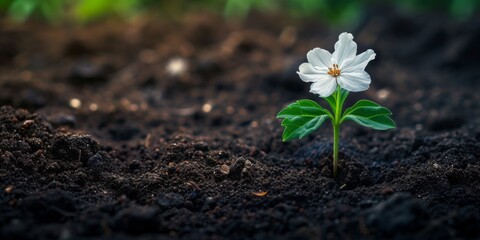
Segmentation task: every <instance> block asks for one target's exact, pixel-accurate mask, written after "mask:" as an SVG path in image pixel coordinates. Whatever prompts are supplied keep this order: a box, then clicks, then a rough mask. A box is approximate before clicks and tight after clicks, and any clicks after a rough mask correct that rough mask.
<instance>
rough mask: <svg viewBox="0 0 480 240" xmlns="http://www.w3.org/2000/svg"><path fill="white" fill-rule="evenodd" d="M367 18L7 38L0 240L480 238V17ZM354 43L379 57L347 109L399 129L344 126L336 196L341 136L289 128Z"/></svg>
mask: <svg viewBox="0 0 480 240" xmlns="http://www.w3.org/2000/svg"><path fill="white" fill-rule="evenodd" d="M367 16H371V17H366V18H365V19H363V20H362V21H361V22H359V23H358V24H356V26H355V27H350V28H340V27H336V28H329V27H327V26H326V25H322V24H319V23H315V22H312V21H309V22H300V21H290V20H285V19H283V18H281V17H275V16H269V17H265V16H260V15H254V16H252V17H251V18H249V19H248V20H247V21H246V22H245V23H225V22H224V21H223V19H221V18H218V17H213V16H209V15H188V16H187V17H185V18H184V19H182V20H181V21H173V20H169V21H151V20H142V21H138V22H133V23H129V24H120V23H116V22H107V23H102V24H94V25H91V26H87V27H84V28H72V27H67V26H54V27H46V26H43V25H39V24H33V23H30V24H26V25H22V26H16V25H13V24H11V23H8V22H7V21H3V22H1V24H0V35H1V36H2V37H1V38H0V89H1V91H0V105H2V106H3V107H1V109H0V112H1V113H0V137H1V138H0V139H1V140H0V141H1V142H0V187H1V189H0V238H1V239H79V238H82V239H90V238H97V239H98V238H103V237H107V236H108V237H114V238H121V239H137V238H138V239H140V238H141V239H156V238H159V237H161V238H165V239H170V238H181V239H282V238H286V239H318V238H320V239H358V238H366V239H385V238H396V239H473V238H480V231H479V229H478V226H480V162H479V158H480V143H479V140H480V129H479V128H478V126H479V124H480V111H479V110H480V104H479V101H480V95H479V94H478V90H479V86H480V82H479V80H480V79H479V78H480V70H479V69H478V63H479V60H478V59H480V47H479V46H478V39H480V17H474V18H473V19H471V20H470V21H469V22H457V21H455V20H451V19H448V18H446V17H444V16H439V15H424V16H422V17H414V16H408V15H402V14H397V13H394V12H392V11H389V10H385V9H374V10H371V11H370V12H369V13H367ZM343 31H349V32H352V33H353V34H354V36H356V38H355V40H356V41H357V43H358V46H359V51H364V50H366V49H367V48H372V49H374V50H375V51H376V52H377V59H376V60H374V61H373V62H372V63H371V64H370V65H369V66H368V67H367V71H368V72H369V73H370V74H371V76H372V79H373V81H372V85H371V87H370V89H369V90H368V91H366V92H363V93H352V94H350V99H349V101H348V104H352V103H353V102H354V101H356V100H358V99H361V98H367V99H371V100H373V101H376V102H378V103H380V104H381V105H384V106H386V107H388V108H390V109H391V110H392V111H393V113H394V116H393V117H394V119H395V121H396V122H397V125H398V128H397V129H395V130H391V131H383V132H382V131H373V130H369V129H366V128H363V127H361V126H358V125H354V124H345V125H344V126H343V128H342V133H341V136H342V137H341V141H342V142H341V149H340V151H341V153H340V157H341V162H340V167H341V168H340V171H341V172H340V176H339V177H338V178H336V179H332V178H331V170H330V169H331V155H332V147H331V145H332V144H331V136H332V132H331V127H330V126H329V125H328V124H325V126H323V127H322V128H321V129H320V130H319V131H317V132H315V133H314V134H313V135H312V136H310V137H308V138H306V139H303V140H297V141H292V142H288V143H282V142H281V133H282V130H283V129H282V127H281V126H280V123H279V121H278V120H277V119H275V115H276V113H277V112H278V111H279V110H281V109H282V107H284V106H285V105H286V104H288V103H290V102H292V101H294V100H296V99H301V98H309V99H316V100H318V101H321V99H319V98H318V97H316V96H314V95H312V94H309V93H308V87H309V86H308V84H306V83H303V82H302V81H301V80H300V79H299V78H298V76H297V75H296V74H295V71H296V69H297V68H298V65H299V63H301V62H303V61H305V53H306V52H307V51H308V50H309V49H312V48H313V47H323V48H327V49H328V50H333V43H334V42H335V41H336V38H337V36H338V34H339V33H340V32H343ZM168 66H169V67H168ZM72 99H78V100H79V101H80V103H81V104H79V103H78V102H75V100H72ZM265 192H266V193H265Z"/></svg>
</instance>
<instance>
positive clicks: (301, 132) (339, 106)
mask: <svg viewBox="0 0 480 240" xmlns="http://www.w3.org/2000/svg"><path fill="white" fill-rule="evenodd" d="M356 54H357V44H356V43H355V42H354V41H353V36H352V34H350V33H342V34H340V36H339V37H338V41H337V42H336V43H335V51H334V52H333V53H330V52H328V51H327V50H325V49H321V48H315V49H313V50H311V51H309V52H308V53H307V59H308V63H302V64H301V65H300V67H299V71H298V72H297V74H298V75H299V76H300V79H302V80H303V81H304V82H312V83H313V84H312V85H311V86H310V92H312V93H315V94H318V95H320V97H322V98H323V99H325V100H326V101H327V103H328V105H329V106H330V109H331V111H329V110H327V109H325V108H323V107H322V106H320V105H319V104H318V103H316V102H315V101H312V100H308V99H303V100H298V101H296V102H294V103H292V104H290V105H288V106H287V107H286V108H284V109H283V110H282V111H280V112H279V113H278V115H277V118H281V119H283V121H282V126H283V127H285V130H284V131H283V136H282V139H283V141H289V140H292V139H297V138H298V139H300V138H303V137H305V136H307V135H308V134H310V133H312V132H313V131H315V130H316V129H317V128H319V127H320V126H321V125H322V124H323V123H324V122H325V121H326V120H327V119H330V121H331V122H332V126H333V176H334V177H336V176H337V174H338V150H339V141H340V139H339V136H340V126H341V125H342V123H343V122H345V121H348V120H351V121H354V122H356V123H358V124H360V125H362V126H365V127H370V128H373V129H376V130H387V129H391V128H395V123H394V122H393V120H392V119H391V118H390V115H392V112H390V110H388V109H387V108H385V107H382V106H380V105H378V104H377V103H374V102H372V101H369V100H360V101H358V102H357V103H355V104H354V105H353V106H351V107H349V108H347V109H345V111H343V104H344V102H345V100H346V99H347V96H348V93H349V92H360V91H365V90H367V89H368V87H369V85H370V82H371V79H370V75H368V73H367V72H365V67H366V66H367V64H368V62H370V61H371V60H373V59H375V52H374V51H373V50H371V49H368V50H367V51H365V52H363V53H361V54H359V55H356Z"/></svg>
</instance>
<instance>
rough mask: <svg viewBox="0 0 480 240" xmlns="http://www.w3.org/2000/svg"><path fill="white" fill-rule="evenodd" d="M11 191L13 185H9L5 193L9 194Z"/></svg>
mask: <svg viewBox="0 0 480 240" xmlns="http://www.w3.org/2000/svg"><path fill="white" fill-rule="evenodd" d="M12 191H13V185H9V186H7V187H6V188H5V193H11V192H12Z"/></svg>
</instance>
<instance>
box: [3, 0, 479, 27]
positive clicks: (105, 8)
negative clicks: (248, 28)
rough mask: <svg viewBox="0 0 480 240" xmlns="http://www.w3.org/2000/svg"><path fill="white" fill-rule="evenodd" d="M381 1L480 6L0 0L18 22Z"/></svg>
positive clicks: (336, 18) (474, 2) (287, 10)
mask: <svg viewBox="0 0 480 240" xmlns="http://www.w3.org/2000/svg"><path fill="white" fill-rule="evenodd" d="M379 3H381V4H383V5H386V4H388V5H393V6H394V7H402V8H405V9H412V10H416V11H424V10H437V11H444V12H447V13H450V14H451V15H452V16H454V17H457V18H461V19H466V18H468V17H470V16H471V15H473V14H474V13H475V12H476V11H478V10H479V9H480V1H479V0H421V1H420V0H386V1H380V0H197V1H191V0H0V14H2V15H7V16H9V17H10V18H12V19H14V20H16V21H19V22H23V21H25V20H27V19H30V18H34V19H37V20H38V19H40V20H46V21H48V22H50V23H55V22H62V21H70V22H75V23H86V22H90V21H95V20H99V19H104V18H108V17H117V18H130V17H132V16H137V15H138V14H144V13H153V14H160V15H161V14H164V15H170V16H172V15H175V16H179V15H181V14H182V13H184V12H188V11H193V10H204V11H210V12H215V13H219V14H223V15H225V17H227V18H242V17H245V16H246V15H247V14H248V13H249V12H251V11H252V10H255V11H270V12H280V13H282V14H286V15H289V16H293V17H308V18H322V19H325V20H329V21H331V22H349V21H352V20H354V19H355V18H356V17H358V16H359V15H361V13H362V10H363V9H364V7H365V6H366V5H369V4H379Z"/></svg>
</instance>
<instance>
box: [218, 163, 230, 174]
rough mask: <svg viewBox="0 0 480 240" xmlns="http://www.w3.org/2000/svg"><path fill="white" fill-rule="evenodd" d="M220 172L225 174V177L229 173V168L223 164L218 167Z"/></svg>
mask: <svg viewBox="0 0 480 240" xmlns="http://www.w3.org/2000/svg"><path fill="white" fill-rule="evenodd" d="M220 172H221V173H223V174H225V175H228V174H229V173H230V167H229V166H228V165H226V164H223V165H222V166H221V167H220Z"/></svg>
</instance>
